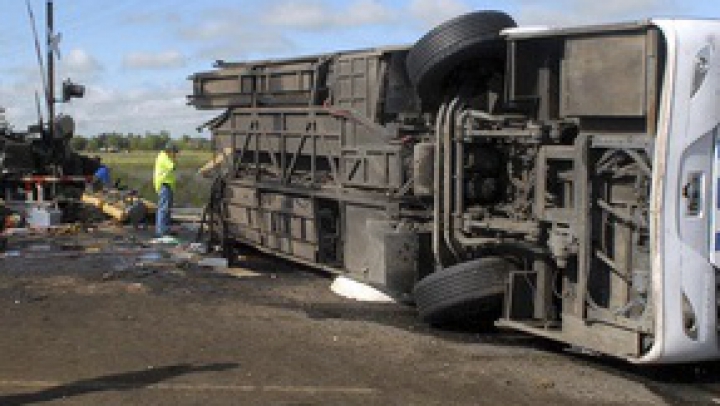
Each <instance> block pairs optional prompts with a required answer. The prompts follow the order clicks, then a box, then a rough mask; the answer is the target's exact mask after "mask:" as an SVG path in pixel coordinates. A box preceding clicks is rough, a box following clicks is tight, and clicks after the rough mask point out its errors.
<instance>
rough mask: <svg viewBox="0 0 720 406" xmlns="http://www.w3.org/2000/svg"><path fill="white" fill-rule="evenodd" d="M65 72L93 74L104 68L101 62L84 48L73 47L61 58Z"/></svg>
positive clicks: (75, 74) (78, 74)
mask: <svg viewBox="0 0 720 406" xmlns="http://www.w3.org/2000/svg"><path fill="white" fill-rule="evenodd" d="M60 63H61V66H62V69H63V70H64V73H65V74H67V75H70V76H92V75H95V74H97V73H99V72H101V71H102V70H103V69H104V68H103V66H102V65H101V64H100V62H98V61H97V59H95V57H93V56H92V55H90V54H89V53H88V52H87V51H85V50H82V49H73V50H71V51H70V52H68V53H67V55H63V56H62V59H61V60H60Z"/></svg>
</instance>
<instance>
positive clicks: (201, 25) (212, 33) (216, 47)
mask: <svg viewBox="0 0 720 406" xmlns="http://www.w3.org/2000/svg"><path fill="white" fill-rule="evenodd" d="M259 22H260V21H259V19H257V18H252V17H251V16H248V15H245V14H244V13H242V12H241V11H239V10H235V9H225V8H223V9H213V10H212V11H211V12H210V11H209V12H208V13H207V15H206V16H204V18H203V19H202V20H201V21H199V22H194V23H192V24H189V25H188V26H186V27H184V28H181V29H180V31H179V37H180V38H181V39H182V40H183V41H191V42H193V44H192V45H191V46H192V47H193V49H195V50H196V51H195V53H194V56H196V57H197V58H199V59H200V60H204V61H208V63H209V62H210V61H212V60H214V59H229V60H238V59H242V58H247V57H251V56H255V55H267V54H280V53H287V52H289V51H291V50H293V49H294V44H293V42H292V41H291V40H290V39H289V38H288V37H287V36H286V35H285V34H284V33H283V32H282V31H281V30H277V29H271V28H268V27H266V26H261V25H259V24H258V23H259Z"/></svg>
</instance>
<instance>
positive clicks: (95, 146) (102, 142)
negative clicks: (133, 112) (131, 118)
mask: <svg viewBox="0 0 720 406" xmlns="http://www.w3.org/2000/svg"><path fill="white" fill-rule="evenodd" d="M170 140H172V141H173V142H174V143H176V144H177V145H178V147H179V148H180V149H182V150H196V151H209V150H210V149H211V142H210V140H209V139H207V138H204V137H191V136H189V135H183V136H182V137H180V138H177V139H173V138H172V137H171V136H170V133H169V132H167V131H161V132H159V133H150V132H148V133H145V134H121V133H104V134H98V135H97V136H95V137H85V136H82V135H75V136H74V137H73V138H72V139H71V140H70V145H71V146H72V148H73V149H74V150H75V151H87V152H98V151H110V152H116V151H158V150H160V149H162V147H163V146H164V145H165V144H167V143H168V141H170Z"/></svg>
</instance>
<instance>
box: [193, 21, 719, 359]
mask: <svg viewBox="0 0 720 406" xmlns="http://www.w3.org/2000/svg"><path fill="white" fill-rule="evenodd" d="M718 39H720V21H712V20H672V19H657V20H655V19H653V20H647V21H641V22H633V23H623V24H613V25H599V26H585V27H573V28H517V27H515V23H514V21H513V19H512V18H511V17H510V16H508V15H506V14H504V13H502V12H495V11H480V12H474V13H470V14H466V15H462V16H459V17H457V18H455V19H452V20H450V21H448V22H446V23H444V24H442V25H440V26H438V27H436V28H435V29H433V30H432V31H430V32H429V33H427V34H426V35H425V36H424V37H423V38H421V39H420V40H419V41H418V42H417V43H416V44H414V45H413V46H410V47H394V48H378V49H368V50H363V51H352V52H337V53H329V54H325V55H317V56H307V57H300V58H293V59H283V60H267V61H251V62H241V63H230V62H218V64H217V66H216V68H217V69H215V70H212V71H208V72H201V73H197V74H195V75H193V76H192V77H191V79H192V81H193V85H194V92H193V95H191V96H190V103H191V104H193V105H194V106H195V107H196V108H198V109H222V110H224V111H223V113H222V114H220V115H219V116H218V117H217V118H216V119H214V120H212V121H211V122H209V123H208V124H207V126H208V127H209V128H210V129H211V130H212V134H213V141H214V144H215V150H216V153H217V156H218V157H220V159H218V160H217V162H218V165H217V167H216V168H217V169H216V170H217V178H216V179H217V180H216V182H215V183H216V184H215V187H214V188H213V195H212V196H211V200H210V206H211V209H212V210H211V213H212V214H213V221H212V224H213V230H214V231H213V236H214V237H215V239H216V240H217V241H219V242H222V243H223V245H224V247H225V251H226V253H227V255H228V257H229V258H231V259H232V258H234V257H235V251H236V249H237V247H238V245H242V244H245V245H251V246H254V247H256V248H259V249H260V250H262V251H265V252H269V253H272V254H273V255H276V256H279V257H282V258H286V259H289V260H292V261H296V262H299V263H303V264H306V265H310V266H314V267H317V268H321V269H325V270H328V271H331V272H336V273H340V274H345V275H348V276H350V277H352V278H354V279H357V280H360V281H363V282H366V283H370V284H374V285H377V286H381V287H384V288H386V289H387V290H389V291H392V292H396V293H398V294H406V295H409V296H411V297H412V299H413V300H414V302H415V303H416V305H417V308H418V311H419V313H420V316H421V317H422V318H423V319H424V320H427V321H428V322H431V323H433V324H444V323H447V322H451V321H453V320H456V319H467V318H482V317H491V316H489V315H490V314H492V309H493V307H495V306H501V308H500V315H499V317H498V318H497V320H496V321H495V324H496V325H498V326H501V327H505V328H511V329H516V330H519V331H524V332H527V333H530V334H535V335H538V336H542V337H547V338H550V339H553V340H557V341H560V342H564V343H568V344H571V345H575V346H579V347H583V348H587V349H590V350H593V351H597V352H600V353H605V354H610V355H612V356H616V357H620V358H623V359H626V360H628V361H631V362H636V363H670V362H687V361H694V360H706V359H714V358H717V357H718V356H719V355H720V347H719V345H720V343H719V342H718V321H717V320H718V298H717V293H716V290H717V289H718V282H719V281H720V280H719V279H718V275H717V270H716V265H717V264H718V261H720V255H718V250H720V237H719V236H720V217H719V216H718V215H717V214H718V209H717V208H718V207H720V182H719V181H718V179H720V161H719V160H718V159H719V158H718V157H720V144H719V142H720V140H718V124H720V109H718V101H719V99H718V97H719V96H718V95H719V94H720V58H719V57H718V55H717V52H718V50H717V47H718V46H719V45H718ZM500 303H501V304H500Z"/></svg>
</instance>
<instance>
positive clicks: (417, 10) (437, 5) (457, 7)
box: [408, 0, 471, 27]
mask: <svg viewBox="0 0 720 406" xmlns="http://www.w3.org/2000/svg"><path fill="white" fill-rule="evenodd" d="M408 9H409V10H410V14H411V15H412V16H413V17H414V18H415V19H418V20H420V22H422V23H423V24H424V25H425V26H427V27H432V26H435V25H437V24H440V23H442V22H444V21H446V20H449V19H451V18H453V17H456V16H458V15H460V14H463V13H466V12H468V11H470V10H471V8H470V6H468V5H467V3H465V2H464V1H460V0H412V1H410V4H409V6H408Z"/></svg>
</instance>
